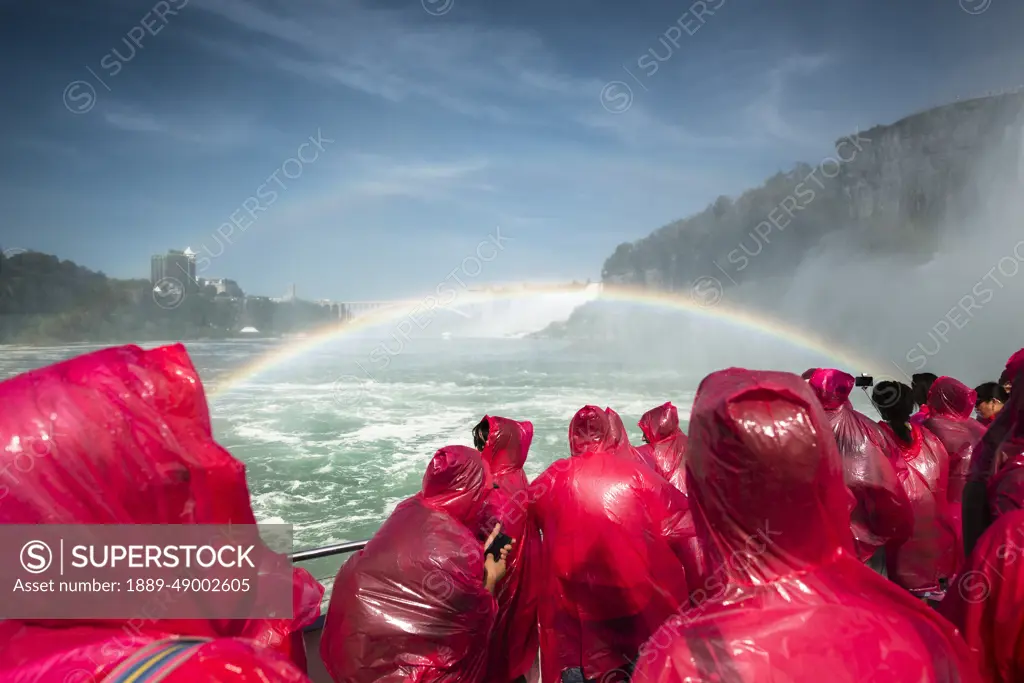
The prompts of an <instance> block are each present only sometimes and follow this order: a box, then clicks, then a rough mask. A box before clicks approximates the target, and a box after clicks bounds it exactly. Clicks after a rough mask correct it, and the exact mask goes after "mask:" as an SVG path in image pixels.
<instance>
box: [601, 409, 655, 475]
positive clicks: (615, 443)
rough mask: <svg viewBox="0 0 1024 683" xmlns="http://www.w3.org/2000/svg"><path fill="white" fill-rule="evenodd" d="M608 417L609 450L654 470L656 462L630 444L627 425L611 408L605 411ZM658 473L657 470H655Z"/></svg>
mask: <svg viewBox="0 0 1024 683" xmlns="http://www.w3.org/2000/svg"><path fill="white" fill-rule="evenodd" d="M604 412H605V414H607V415H608V425H609V428H610V429H609V432H608V444H607V448H608V449H609V450H613V451H615V452H617V453H618V454H619V455H621V456H623V457H624V458H629V459H631V460H636V461H638V462H642V463H643V464H644V465H647V466H648V467H651V468H654V461H653V460H651V459H650V458H648V457H647V454H646V453H644V452H643V451H641V450H640V449H639V448H637V447H636V446H634V445H633V444H631V443H630V442H629V434H628V433H627V432H626V425H625V424H624V423H623V422H622V418H621V417H620V416H619V414H618V413H617V412H615V411H614V410H612V409H611V408H605V409H604ZM655 471H657V470H655Z"/></svg>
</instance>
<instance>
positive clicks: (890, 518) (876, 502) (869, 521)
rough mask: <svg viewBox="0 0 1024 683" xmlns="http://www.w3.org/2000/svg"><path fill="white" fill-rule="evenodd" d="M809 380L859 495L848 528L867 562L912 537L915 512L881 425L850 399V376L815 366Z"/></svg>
mask: <svg viewBox="0 0 1024 683" xmlns="http://www.w3.org/2000/svg"><path fill="white" fill-rule="evenodd" d="M807 381H808V384H809V385H810V387H811V389H812V390H813V391H814V393H815V395H816V396H817V397H818V400H819V401H820V402H821V406H822V408H824V409H825V416H826V417H827V418H828V422H829V426H830V427H831V429H832V434H833V435H834V436H835V439H836V445H837V446H838V447H839V454H840V455H841V456H842V458H843V472H844V478H845V481H846V485H847V486H848V487H849V489H850V491H851V492H852V493H853V495H854V498H856V499H857V504H856V506H855V507H854V509H853V512H852V513H851V515H850V528H851V529H852V530H853V538H854V548H855V550H856V553H857V557H858V558H860V559H861V560H862V561H865V562H866V561H867V560H869V559H871V557H872V556H873V555H874V554H875V552H876V551H878V549H879V548H882V547H884V546H885V545H887V544H896V545H899V544H900V543H902V542H903V541H905V540H907V538H909V537H910V534H911V533H912V532H913V529H914V510H913V508H912V507H911V506H910V500H909V499H908V498H907V493H906V491H904V490H903V486H902V485H901V483H900V480H899V478H898V476H897V474H896V469H895V468H894V467H893V465H892V462H891V461H890V460H889V454H888V452H887V451H886V449H885V445H884V444H885V437H884V436H883V434H882V430H881V428H880V427H879V426H878V425H877V424H875V422H874V421H872V420H871V419H870V418H869V417H868V416H866V415H863V414H862V413H859V412H857V411H856V410H854V409H853V405H852V404H851V403H850V392H852V391H853V388H854V386H855V384H856V380H854V378H853V375H850V374H847V373H845V372H842V371H840V370H832V369H818V370H815V371H814V372H813V373H811V376H810V377H809V378H808V380H807Z"/></svg>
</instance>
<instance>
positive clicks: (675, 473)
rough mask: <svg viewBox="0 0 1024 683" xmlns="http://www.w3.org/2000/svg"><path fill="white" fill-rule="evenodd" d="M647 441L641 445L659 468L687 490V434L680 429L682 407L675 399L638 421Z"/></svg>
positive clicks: (681, 489)
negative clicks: (680, 407)
mask: <svg viewBox="0 0 1024 683" xmlns="http://www.w3.org/2000/svg"><path fill="white" fill-rule="evenodd" d="M637 425H638V426H639V427H640V431H642V432H643V433H644V438H646V439H647V443H646V444H644V445H643V446H640V448H639V449H638V450H639V451H640V452H641V453H642V454H643V456H644V458H645V459H648V460H651V461H653V462H654V466H655V468H656V471H657V472H658V474H660V475H661V476H663V477H665V479H667V480H668V482H669V483H670V484H672V485H673V486H675V487H676V488H677V489H679V490H680V491H682V492H683V493H686V460H685V458H686V435H685V434H683V432H682V430H681V429H679V411H678V410H676V407H675V406H674V405H672V403H671V402H668V403H664V404H662V405H660V406H658V407H657V408H652V409H651V410H648V411H647V412H646V413H644V415H643V417H641V418H640V422H638V423H637Z"/></svg>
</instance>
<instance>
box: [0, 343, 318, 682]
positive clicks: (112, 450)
mask: <svg viewBox="0 0 1024 683" xmlns="http://www.w3.org/2000/svg"><path fill="white" fill-rule="evenodd" d="M0 406H3V409H2V410H0V447H2V450H0V461H3V463H5V466H4V471H7V472H17V481H13V480H10V479H9V478H8V481H7V482H5V484H6V486H5V487H4V495H3V497H2V500H0V523H3V524H228V523H237V524H255V523H256V520H255V518H254V517H253V512H252V506H251V504H250V502H249V490H248V487H247V485H246V481H245V466H244V465H243V464H242V463H241V462H239V461H238V460H236V459H235V458H233V457H232V456H231V454H230V453H228V451H226V450H225V449H224V448H223V447H221V446H220V445H219V444H218V443H217V442H216V441H214V439H213V434H212V430H211V425H210V415H209V409H208V407H207V404H206V396H205V394H204V392H203V387H202V384H201V382H200V380H199V375H198V373H197V372H196V369H195V367H194V366H193V365H192V362H191V361H190V360H189V358H188V354H187V353H186V351H185V347H184V346H182V345H180V344H177V345H174V346H167V347H163V348H158V349H154V350H151V351H143V350H142V349H140V348H138V347H136V346H123V347H117V348H110V349H104V350H102V351H96V352H94V353H89V354H86V355H82V356H78V357H77V358H73V359H71V360H67V361H64V362H62V363H57V364H55V365H51V366H49V367H46V368H42V369H40V370H34V371H31V372H27V373H24V374H22V375H18V376H16V377H14V378H12V379H9V380H7V381H6V382H0ZM40 441H47V442H48V443H49V446H48V448H49V452H50V453H52V454H55V455H59V457H46V458H35V459H34V460H33V467H32V468H31V469H29V470H28V471H23V470H24V469H25V468H24V467H20V468H18V467H15V468H13V469H12V467H11V466H12V465H14V464H15V459H16V458H18V457H19V456H21V457H24V454H23V453H22V448H23V447H25V445H26V444H28V443H39V442H40ZM292 590H293V594H294V595H295V602H294V608H295V616H294V617H293V619H291V620H283V619H276V620H269V619H253V620H230V621H229V620H170V619H165V620H147V622H146V623H145V624H144V625H142V626H138V625H134V624H133V625H131V626H129V625H128V621H127V620H125V621H113V620H105V621H91V622H84V621H83V622H75V621H68V620H61V621H27V620H26V621H5V622H0V670H3V671H5V672H6V673H5V674H3V675H2V676H0V678H2V679H3V680H5V681H10V680H20V677H26V678H25V679H24V680H38V678H35V677H37V676H41V677H45V679H46V680H51V679H53V680H61V679H62V678H63V677H64V676H75V675H81V676H85V675H86V672H88V673H89V675H93V676H96V677H97V678H102V676H103V675H106V673H109V671H111V670H112V669H113V668H114V667H116V665H117V664H118V663H119V662H120V661H121V660H123V659H124V658H125V657H127V656H129V655H131V654H133V653H134V651H135V649H137V648H136V647H135V646H138V647H142V646H144V645H146V644H148V643H150V642H153V641H155V640H160V639H163V638H168V637H172V636H175V635H187V636H199V637H209V638H215V639H223V638H228V637H244V638H248V639H252V640H254V641H257V642H258V643H260V644H262V645H265V646H269V647H270V648H272V649H273V650H275V651H276V652H277V653H278V654H281V655H284V656H287V657H290V658H291V659H292V660H293V661H294V662H295V664H296V665H297V666H298V667H300V668H302V669H304V668H305V650H304V647H303V645H302V633H301V629H302V628H303V627H304V626H306V625H308V624H310V623H312V622H313V621H315V620H316V618H317V617H318V616H319V614H320V600H321V598H322V597H323V593H324V590H323V587H322V586H320V584H318V583H317V582H316V581H315V579H313V577H312V576H310V574H309V572H307V571H305V570H302V569H298V568H296V570H295V574H294V579H293V586H292ZM133 621H138V620H133ZM127 634H133V636H134V637H132V638H130V639H129V638H127ZM129 640H130V642H128V641H129ZM15 643H16V644H17V645H14V644H15ZM258 652H267V649H266V648H257V649H255V650H254V649H252V646H250V645H244V644H231V643H230V642H222V641H220V640H215V641H214V642H212V643H211V644H209V645H205V646H204V649H203V650H202V652H201V656H197V657H193V659H192V660H190V662H189V663H188V664H186V666H185V667H183V668H181V669H178V670H176V671H175V673H174V676H173V678H172V679H169V680H222V679H223V677H225V676H227V677H229V678H230V677H232V676H236V675H237V674H232V673H231V672H230V670H225V669H224V666H225V663H227V664H230V663H231V662H230V653H236V654H238V656H239V657H241V659H240V660H239V661H237V662H236V664H238V665H239V666H242V667H243V668H246V670H247V671H249V669H250V668H251V671H252V672H255V671H256V670H257V669H259V668H260V667H263V666H265V668H266V671H267V675H268V676H269V680H281V681H293V680H304V677H303V676H302V675H301V674H299V673H297V672H296V671H293V670H291V669H289V667H287V666H286V665H285V664H284V663H283V662H284V660H283V659H282V660H280V661H278V659H277V658H276V657H275V656H272V655H270V654H269V653H268V654H267V657H268V659H267V660H266V663H265V664H260V663H259V657H260V656H262V655H260V654H257V653H258ZM218 653H220V654H218ZM207 654H208V655H209V658H207ZM225 658H227V659H225ZM75 672H82V673H80V674H76V673H75ZM186 674H190V675H191V676H192V677H191V678H189V677H188V676H187V675H186ZM246 675H247V676H256V675H257V674H256V673H251V672H250V673H247V674H246ZM275 677H276V678H275ZM230 679H231V680H236V679H235V678H230Z"/></svg>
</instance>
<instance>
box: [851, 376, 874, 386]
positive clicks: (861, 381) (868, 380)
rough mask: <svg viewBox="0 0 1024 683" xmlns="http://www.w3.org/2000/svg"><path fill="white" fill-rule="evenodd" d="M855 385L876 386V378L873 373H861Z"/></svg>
mask: <svg viewBox="0 0 1024 683" xmlns="http://www.w3.org/2000/svg"><path fill="white" fill-rule="evenodd" d="M854 386H856V387H864V388H865V389H866V388H867V387H873V386H875V378H874V377H872V376H871V375H861V376H860V377H858V378H857V379H856V380H855V383H854Z"/></svg>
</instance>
